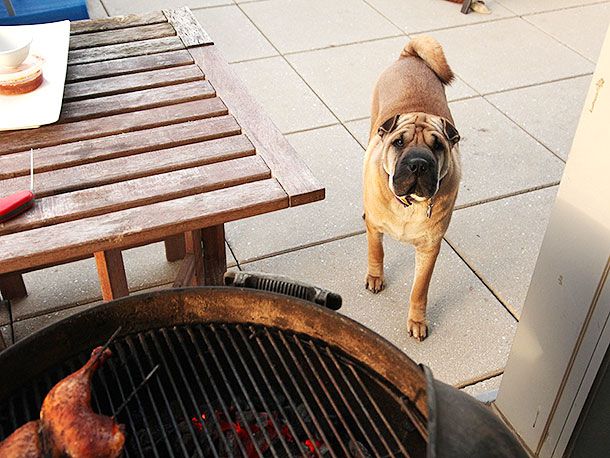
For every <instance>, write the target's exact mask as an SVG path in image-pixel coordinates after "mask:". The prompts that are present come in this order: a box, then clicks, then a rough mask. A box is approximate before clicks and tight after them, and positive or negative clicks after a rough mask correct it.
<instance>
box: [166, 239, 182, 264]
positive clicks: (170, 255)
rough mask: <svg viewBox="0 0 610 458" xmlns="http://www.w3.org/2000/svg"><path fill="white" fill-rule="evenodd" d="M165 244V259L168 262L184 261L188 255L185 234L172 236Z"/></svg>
mask: <svg viewBox="0 0 610 458" xmlns="http://www.w3.org/2000/svg"><path fill="white" fill-rule="evenodd" d="M163 242H164V243H165V258H166V259H167V260H168V262H174V261H179V260H180V259H184V255H185V254H186V249H185V248H186V247H185V243H184V234H178V235H172V236H171V237H168V238H166V239H165V240H164V241H163Z"/></svg>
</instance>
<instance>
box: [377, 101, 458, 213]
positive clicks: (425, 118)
mask: <svg viewBox="0 0 610 458" xmlns="http://www.w3.org/2000/svg"><path fill="white" fill-rule="evenodd" d="M378 133H379V135H380V136H381V138H382V140H383V168H384V169H385V172H386V173H387V174H388V177H389V183H388V184H389V187H390V190H391V191H392V192H393V193H394V194H395V195H396V196H399V197H411V198H413V199H415V200H419V201H423V200H426V199H429V198H431V197H433V196H434V195H435V194H436V192H437V191H438V187H439V184H440V181H441V179H442V178H443V177H444V176H445V174H446V173H447V169H448V167H449V163H450V162H449V161H450V160H451V159H450V153H451V149H452V148H453V147H454V146H455V144H456V143H457V142H458V141H459V139H460V136H459V134H458V132H457V130H456V129H455V127H453V125H452V124H451V123H450V122H449V121H447V120H446V119H444V118H441V117H440V116H433V115H428V114H425V113H410V114H406V115H400V116H396V117H394V118H391V119H388V120H387V121H386V122H384V123H383V124H382V125H381V127H380V128H379V131H378Z"/></svg>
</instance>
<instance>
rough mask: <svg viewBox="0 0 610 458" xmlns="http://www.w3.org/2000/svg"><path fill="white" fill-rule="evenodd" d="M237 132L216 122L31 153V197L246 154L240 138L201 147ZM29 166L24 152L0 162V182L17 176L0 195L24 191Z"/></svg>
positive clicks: (231, 124) (248, 147)
mask: <svg viewBox="0 0 610 458" xmlns="http://www.w3.org/2000/svg"><path fill="white" fill-rule="evenodd" d="M240 131H241V129H240V127H239V125H238V124H237V122H236V121H235V119H234V118H233V117H231V116H222V117H218V118H212V119H205V120H199V121H192V122H189V123H184V124H177V125H172V126H164V127H159V128H156V129H150V130H147V131H145V133H144V134H143V133H142V132H130V133H128V134H124V135H121V136H120V138H115V137H103V138H96V139H92V140H85V141H83V142H76V143H70V144H68V145H59V146H54V147H50V148H43V149H40V150H36V153H35V157H36V159H35V165H34V167H35V170H36V180H35V181H36V194H37V195H39V196H43V195H49V194H52V193H56V192H67V191H69V190H73V189H78V188H74V187H75V186H76V185H77V184H78V185H80V186H92V185H95V184H101V183H104V182H106V183H108V182H115V181H120V180H121V179H126V177H130V178H133V177H134V176H136V175H138V176H145V175H150V174H152V173H155V172H156V173H159V172H161V171H169V170H176V169H178V168H184V167H185V166H191V165H201V164H204V163H208V162H215V161H216V158H218V157H225V156H229V155H248V154H252V151H253V147H252V144H251V143H250V142H249V141H248V140H247V139H246V138H245V137H244V136H240V137H232V138H229V139H227V140H226V141H220V140H219V141H217V142H209V143H208V142H207V140H213V139H219V138H223V137H230V136H232V135H237V134H239V133H240ZM199 142H204V143H199ZM164 148H166V150H164V151H159V150H162V149H164ZM213 148H214V149H215V150H214V151H212V149H213ZM142 153H145V154H142ZM134 155H136V156H134ZM113 158H117V159H113ZM109 159H113V160H112V161H110V160H109ZM29 160H30V159H29V152H24V153H17V154H10V155H8V156H0V171H1V172H0V173H1V174H4V177H11V176H15V175H22V176H20V177H18V178H6V179H4V180H0V193H1V194H3V195H6V194H10V193H11V192H14V191H11V190H12V189H15V190H18V189H24V188H27V187H28V186H29V177H28V176H27V173H28V171H29ZM100 161H104V162H100ZM206 161H207V162H206ZM77 166H78V167H77ZM47 170H48V171H49V172H46V173H43V172H44V171H47ZM104 180H109V181H104Z"/></svg>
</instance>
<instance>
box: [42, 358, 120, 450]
mask: <svg viewBox="0 0 610 458" xmlns="http://www.w3.org/2000/svg"><path fill="white" fill-rule="evenodd" d="M101 352H102V347H98V348H96V349H95V350H93V352H92V353H91V358H89V361H87V363H86V364H85V365H84V366H83V367H82V368H80V369H79V370H78V371H76V372H74V373H73V374H71V375H69V376H68V377H66V378H65V379H63V380H62V381H60V382H59V383H58V384H57V385H55V386H54V387H53V388H52V389H51V391H49V394H48V395H47V397H46V398H45V399H44V401H43V403H42V409H41V410H40V422H41V425H42V431H43V439H44V442H45V451H47V452H48V453H49V454H50V455H51V456H53V457H59V456H66V455H67V456H69V457H72V458H88V457H95V458H114V457H118V456H119V455H120V454H121V452H122V450H123V445H124V444H125V434H124V432H123V425H119V424H118V423H116V422H115V421H114V418H112V417H107V416H105V415H99V414H97V413H95V412H93V410H92V409H91V379H92V378H93V374H94V373H95V371H96V370H97V369H98V368H99V367H100V366H101V365H102V364H103V363H104V361H106V360H107V359H108V358H109V357H110V356H111V355H112V353H111V351H110V350H108V349H106V350H104V351H103V353H101ZM100 353H101V354H100Z"/></svg>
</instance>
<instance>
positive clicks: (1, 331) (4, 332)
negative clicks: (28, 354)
mask: <svg viewBox="0 0 610 458" xmlns="http://www.w3.org/2000/svg"><path fill="white" fill-rule="evenodd" d="M0 337H1V338H2V340H0V345H1V343H2V342H4V345H5V347H8V346H10V345H12V344H13V342H12V340H11V338H12V337H11V326H10V325H8V324H5V325H4V326H0ZM0 348H1V346H0Z"/></svg>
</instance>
